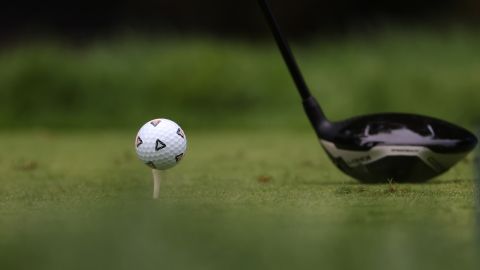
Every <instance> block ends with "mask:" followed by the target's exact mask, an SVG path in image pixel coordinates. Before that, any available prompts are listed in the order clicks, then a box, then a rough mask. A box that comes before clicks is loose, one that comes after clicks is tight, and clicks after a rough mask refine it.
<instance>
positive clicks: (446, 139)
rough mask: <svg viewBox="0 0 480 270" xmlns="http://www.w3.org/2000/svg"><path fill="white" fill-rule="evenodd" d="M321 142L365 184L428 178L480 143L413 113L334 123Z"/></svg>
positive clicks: (342, 166)
mask: <svg viewBox="0 0 480 270" xmlns="http://www.w3.org/2000/svg"><path fill="white" fill-rule="evenodd" d="M320 133H322V135H320V142H321V144H322V146H323V148H324V149H325V151H326V152H327V154H328V156H329V157H330V159H331V160H332V161H333V163H334V164H335V165H336V166H337V167H338V168H339V169H340V170H341V171H343V172H344V173H346V174H347V175H349V176H351V177H353V178H355V179H358V180H359V181H361V182H364V183H385V182H388V181H394V182H398V183H405V182H416V183H418V182H425V181H427V180H429V179H432V178H434V177H436V176H438V175H440V174H442V173H444V172H446V171H448V170H449V169H450V168H451V167H452V166H454V165H455V164H456V163H457V162H458V161H460V160H461V159H463V158H464V157H465V156H466V155H467V154H468V153H469V152H470V151H471V150H472V149H474V148H475V145H476V144H477V138H476V137H475V136H474V135H473V134H472V133H470V132H469V131H467V130H465V129H463V128H461V127H458V126H456V125H453V124H450V123H448V122H445V121H442V120H439V119H434V118H431V117H426V116H420V115H413V114H399V113H390V114H375V115H366V116H359V117H355V118H352V119H348V120H345V121H341V122H337V123H332V124H331V125H330V127H329V128H328V129H326V130H323V131H322V130H320Z"/></svg>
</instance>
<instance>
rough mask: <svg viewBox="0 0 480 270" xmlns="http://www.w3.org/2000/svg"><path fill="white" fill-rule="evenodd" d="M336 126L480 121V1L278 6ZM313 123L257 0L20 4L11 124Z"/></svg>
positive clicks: (6, 46)
mask: <svg viewBox="0 0 480 270" xmlns="http://www.w3.org/2000/svg"><path fill="white" fill-rule="evenodd" d="M271 4H272V6H273V9H274V12H275V14H276V15H277V17H278V19H279V21H280V24H281V27H282V28H283V29H284V30H285V32H286V34H287V36H288V37H289V38H290V39H291V43H292V46H293V49H294V52H295V53H296V55H297V57H298V61H299V63H300V66H301V68H302V69H303V70H304V73H305V76H306V79H307V82H308V83H309V84H310V87H311V88H312V90H313V92H314V94H315V95H316V96H317V97H318V99H319V101H320V102H321V103H322V105H323V106H324V110H325V111H326V112H327V113H328V115H329V116H330V117H331V118H332V119H341V118H344V117H349V116H353V115H358V114H364V113H374V112H381V111H383V112H385V111H406V112H413V113H421V114H428V115H432V116H436V117H440V118H445V119H447V120H450V121H453V122H458V123H461V124H465V125H471V123H472V121H473V120H474V119H475V118H476V111H477V106H478V105H477V103H478V100H479V98H480V91H479V89H480V76H478V75H479V71H480V56H479V53H478V51H479V49H480V38H479V35H478V34H479V31H478V26H479V23H480V16H479V15H480V2H479V1H476V0H457V1H453V0H441V1H433V0H431V1H430V0H428V1H413V0H402V1H400V0H392V1H375V0H371V1H361V2H359V1H353V0H340V1H312V0H298V1H275V0H271ZM156 117H167V118H173V119H176V120H177V121H178V122H180V123H182V124H183V125H184V126H186V128H187V129H188V128H196V129H202V128H207V127H212V126H213V127H219V128H262V127H267V128H272V127H279V128H308V124H307V121H306V119H305V117H304V116H303V112H302V108H301V106H300V103H299V98H298V96H297V94H296V92H295V90H294V87H293V84H292V83H291V80H290V78H289V75H288V73H287V70H286V68H285V66H284V64H283V62H282V59H281V57H280V55H279V53H278V52H277V49H276V46H275V44H274V42H273V40H272V38H271V35H270V33H269V32H268V29H267V27H266V24H265V22H264V20H263V18H262V16H261V14H260V12H259V9H258V7H257V3H256V1H254V0H252V1H239V2H229V1H220V0H206V1H193V0H184V1H173V0H162V1H149V0H138V1H117V2H115V4H112V3H110V2H98V1H88V0H87V1H66V2H65V1H62V2H56V1H42V2H33V1H32V2H30V1H11V2H8V3H3V4H2V8H1V10H0V129H3V130H6V129H12V128H15V129H29V128H47V129H48V128H52V129H76V128H82V129H83V128H88V129H98V128H111V129H123V128H132V127H138V126H139V125H140V124H141V123H143V122H145V121H146V120H147V119H151V118H156Z"/></svg>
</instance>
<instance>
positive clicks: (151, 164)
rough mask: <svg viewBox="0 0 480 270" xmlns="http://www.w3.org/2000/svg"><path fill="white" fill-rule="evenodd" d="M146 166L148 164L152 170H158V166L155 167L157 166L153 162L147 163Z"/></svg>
mask: <svg viewBox="0 0 480 270" xmlns="http://www.w3.org/2000/svg"><path fill="white" fill-rule="evenodd" d="M145 164H147V166H148V167H150V168H152V169H156V168H157V166H155V164H154V163H153V161H149V162H147V163H145Z"/></svg>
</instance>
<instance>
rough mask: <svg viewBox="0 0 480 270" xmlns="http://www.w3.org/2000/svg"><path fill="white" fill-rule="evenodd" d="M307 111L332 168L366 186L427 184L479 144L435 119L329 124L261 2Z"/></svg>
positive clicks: (397, 117)
mask: <svg viewBox="0 0 480 270" xmlns="http://www.w3.org/2000/svg"><path fill="white" fill-rule="evenodd" d="M258 2H259V4H260V7H261V8H262V11H263V13H264V15H265V18H266V19H267V22H268V24H269V26H270V28H271V30H272V33H273V35H274V37H275V40H276V42H277V45H278V47H279V49H280V52H281V53H282V56H283V59H284V60H285V63H286V64H287V67H288V69H289V71H290V74H291V75H292V78H293V81H294V82H295V85H296V87H297V90H298V92H299V94H300V96H301V97H302V100H303V107H304V109H305V112H306V114H307V116H308V118H309V120H310V123H311V124H312V126H313V128H314V130H315V132H316V133H317V136H318V138H319V139H320V142H321V144H322V146H323V148H324V149H325V151H326V152H327V154H328V156H329V157H330V159H331V160H332V161H333V163H334V164H335V165H336V166H337V167H338V168H339V169H340V170H341V171H343V172H344V173H346V174H347V175H349V176H351V177H353V178H355V179H357V180H359V181H361V182H364V183H385V182H389V181H395V182H398V183H405V182H417V183H418V182H425V181H428V180H430V179H432V178H434V177H436V176H438V175H440V174H442V173H444V172H446V171H448V170H449V169H450V168H451V167H452V166H454V165H455V164H456V163H457V162H458V161H460V160H461V159H463V158H464V157H465V156H466V155H467V154H468V153H469V152H470V151H472V150H473V149H474V148H475V146H476V145H477V142H478V139H477V138H476V137H475V135H473V134H472V133H471V132H469V131H467V130H466V129H464V128H462V127H459V126H457V125H454V124H451V123H448V122H446V121H443V120H439V119H435V118H432V117H427V116H421V115H414V114H403V113H386V114H374V115H366V116H358V117H354V118H350V119H347V120H344V121H340V122H330V121H328V119H327V118H326V116H325V114H324V113H323V111H322V109H321V107H320V105H319V104H318V102H317V101H316V99H315V98H314V97H313V96H312V95H311V93H310V90H309V89H308V87H307V85H306V83H305V81H304V79H303V76H302V74H301V72H300V69H299V67H298V65H297V63H296V61H295V58H294V56H293V53H292V52H291V49H290V47H289V46H288V43H287V41H286V39H285V37H284V36H283V35H282V33H281V31H280V28H279V26H278V24H277V22H276V20H275V18H274V16H273V13H272V11H271V8H270V6H269V5H268V3H267V0H258Z"/></svg>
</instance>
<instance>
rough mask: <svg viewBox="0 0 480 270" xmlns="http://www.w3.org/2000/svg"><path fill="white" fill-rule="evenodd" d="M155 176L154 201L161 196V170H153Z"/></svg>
mask: <svg viewBox="0 0 480 270" xmlns="http://www.w3.org/2000/svg"><path fill="white" fill-rule="evenodd" d="M152 174H153V199H158V196H159V194H160V180H161V174H160V171H159V170H155V169H153V170H152Z"/></svg>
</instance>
